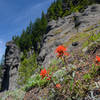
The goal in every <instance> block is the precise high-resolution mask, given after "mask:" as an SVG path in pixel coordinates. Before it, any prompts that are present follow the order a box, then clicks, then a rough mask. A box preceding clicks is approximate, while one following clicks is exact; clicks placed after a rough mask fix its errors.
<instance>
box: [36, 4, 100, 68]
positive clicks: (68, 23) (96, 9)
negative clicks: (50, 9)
mask: <svg viewBox="0 0 100 100" xmlns="http://www.w3.org/2000/svg"><path fill="white" fill-rule="evenodd" d="M91 26H92V27H91ZM99 26H100V4H93V5H91V6H89V7H88V8H87V9H86V10H85V11H84V12H83V13H73V14H71V15H69V16H66V17H64V18H62V19H61V18H59V19H58V20H57V21H54V20H53V21H51V22H49V25H48V27H49V32H48V33H47V34H46V35H45V36H44V39H43V43H42V48H41V51H40V54H39V57H38V58H37V60H38V63H39V64H40V65H43V66H44V67H47V66H48V65H49V64H50V63H51V62H52V60H53V59H55V58H56V55H55V54H54V50H55V48H56V47H57V46H58V45H61V44H64V43H67V42H68V41H70V39H71V37H72V36H73V35H75V34H76V33H82V32H83V33H84V32H85V33H86V32H88V31H89V30H90V29H89V28H91V30H93V29H95V28H97V27H99ZM85 30H86V31H85ZM99 30H100V29H99ZM97 31H98V30H97ZM97 31H95V33H96V32H97ZM98 32H99V31H98ZM98 32H97V33H98ZM77 42H81V41H77ZM74 45H75V44H74ZM80 45H81V43H80V44H79V45H78V46H80ZM68 48H69V49H71V50H72V49H74V48H77V46H73V45H72V43H71V46H69V47H68Z"/></svg>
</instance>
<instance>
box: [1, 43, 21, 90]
mask: <svg viewBox="0 0 100 100" xmlns="http://www.w3.org/2000/svg"><path fill="white" fill-rule="evenodd" d="M19 64H20V50H19V49H18V47H17V46H16V45H15V43H14V42H13V41H10V42H7V43H6V52H5V67H4V74H3V79H2V86H1V88H2V89H1V91H5V90H14V89H15V88H16V87H17V78H18V66H19Z"/></svg>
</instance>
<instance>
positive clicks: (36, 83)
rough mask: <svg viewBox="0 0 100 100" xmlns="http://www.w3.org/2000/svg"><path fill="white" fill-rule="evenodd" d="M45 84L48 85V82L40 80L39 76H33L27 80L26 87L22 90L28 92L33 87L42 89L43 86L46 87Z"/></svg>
mask: <svg viewBox="0 0 100 100" xmlns="http://www.w3.org/2000/svg"><path fill="white" fill-rule="evenodd" d="M47 83H48V81H47V80H46V78H44V79H41V76H40V74H35V75H34V76H32V77H31V78H29V80H28V82H27V83H26V85H25V86H24V87H23V90H25V91H29V90H31V89H32V88H33V87H43V86H44V85H46V84H47Z"/></svg>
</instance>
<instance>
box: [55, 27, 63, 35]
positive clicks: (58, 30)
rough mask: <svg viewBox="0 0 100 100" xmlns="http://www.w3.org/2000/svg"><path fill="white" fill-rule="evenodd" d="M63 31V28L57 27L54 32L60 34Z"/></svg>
mask: <svg viewBox="0 0 100 100" xmlns="http://www.w3.org/2000/svg"><path fill="white" fill-rule="evenodd" d="M61 32H62V29H61V28H60V29H57V30H56V31H55V32H54V34H59V33H61Z"/></svg>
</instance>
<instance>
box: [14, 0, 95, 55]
mask: <svg viewBox="0 0 100 100" xmlns="http://www.w3.org/2000/svg"><path fill="white" fill-rule="evenodd" d="M95 2H96V1H95V0H56V1H54V2H53V3H52V4H51V6H50V7H49V8H48V10H47V14H44V12H42V15H41V18H37V19H36V21H35V22H34V23H32V22H30V24H29V26H28V27H27V28H26V30H23V32H22V34H21V36H13V37H12V39H13V40H14V41H15V43H16V44H17V45H18V46H19V48H20V49H21V51H22V52H24V51H25V50H26V51H29V49H30V48H31V47H34V50H35V52H36V53H38V52H39V50H40V45H41V44H40V42H41V40H42V39H43V35H44V34H45V33H46V32H47V24H48V21H51V20H53V19H54V20H57V19H58V18H59V17H64V16H67V15H69V14H71V13H73V12H79V11H83V10H84V9H85V8H86V7H87V6H88V5H90V4H92V3H95ZM60 31H61V30H58V31H57V32H56V33H59V32H60Z"/></svg>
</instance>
